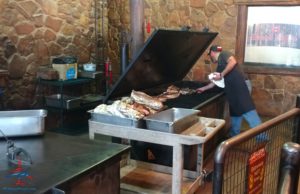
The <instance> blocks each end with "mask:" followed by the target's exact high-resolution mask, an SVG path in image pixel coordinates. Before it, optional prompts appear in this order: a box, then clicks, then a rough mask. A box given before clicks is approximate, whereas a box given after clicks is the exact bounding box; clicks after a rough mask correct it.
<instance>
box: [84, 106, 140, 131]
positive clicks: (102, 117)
mask: <svg viewBox="0 0 300 194" xmlns="http://www.w3.org/2000/svg"><path fill="white" fill-rule="evenodd" d="M88 112H89V113H90V114H91V120H92V121H97V122H102V123H108V124H113V125H121V126H127V127H137V128H145V121H144V120H142V119H131V118H122V117H118V116H113V115H106V114H101V113H95V112H94V110H89V111H88Z"/></svg>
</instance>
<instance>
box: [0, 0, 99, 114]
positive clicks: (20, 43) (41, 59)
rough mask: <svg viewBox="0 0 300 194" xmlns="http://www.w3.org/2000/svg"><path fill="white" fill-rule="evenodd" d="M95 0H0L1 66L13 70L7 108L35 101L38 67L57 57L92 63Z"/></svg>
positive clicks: (24, 106) (7, 93)
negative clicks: (75, 57) (64, 56)
mask: <svg viewBox="0 0 300 194" xmlns="http://www.w3.org/2000/svg"><path fill="white" fill-rule="evenodd" d="M93 2H94V1H92V0H50V1H49V0H18V1H15V0H0V14H1V17H0V24H1V28H0V32H1V33H0V45H1V46H0V69H7V70H9V75H10V80H9V87H8V88H6V89H5V98H4V99H5V104H6V107H7V108H8V109H25V108H31V107H33V106H34V104H35V88H36V72H37V70H38V68H40V67H43V66H47V65H49V64H51V59H52V58H53V57H55V56H62V55H73V56H77V57H78V62H79V63H84V62H88V61H89V60H90V53H91V50H92V48H93V44H94V40H93V33H94V12H93Z"/></svg>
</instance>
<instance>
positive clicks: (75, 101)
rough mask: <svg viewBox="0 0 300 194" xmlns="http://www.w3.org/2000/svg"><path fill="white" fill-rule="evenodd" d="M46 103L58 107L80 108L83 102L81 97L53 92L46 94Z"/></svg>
mask: <svg viewBox="0 0 300 194" xmlns="http://www.w3.org/2000/svg"><path fill="white" fill-rule="evenodd" d="M45 98H46V105H47V106H51V107H56V108H64V109H72V108H79V107H80V103H81V98H80V97H72V96H68V95H63V98H62V95H61V94H53V95H51V96H46V97H45Z"/></svg>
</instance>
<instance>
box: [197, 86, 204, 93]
mask: <svg viewBox="0 0 300 194" xmlns="http://www.w3.org/2000/svg"><path fill="white" fill-rule="evenodd" d="M204 91H205V89H204V88H203V87H201V88H197V89H196V92H197V93H199V94H200V93H202V92H204Z"/></svg>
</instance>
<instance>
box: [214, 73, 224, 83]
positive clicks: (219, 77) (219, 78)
mask: <svg viewBox="0 0 300 194" xmlns="http://www.w3.org/2000/svg"><path fill="white" fill-rule="evenodd" d="M222 78H223V77H222V74H221V73H219V72H214V73H213V80H215V81H218V80H221V79H222Z"/></svg>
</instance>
